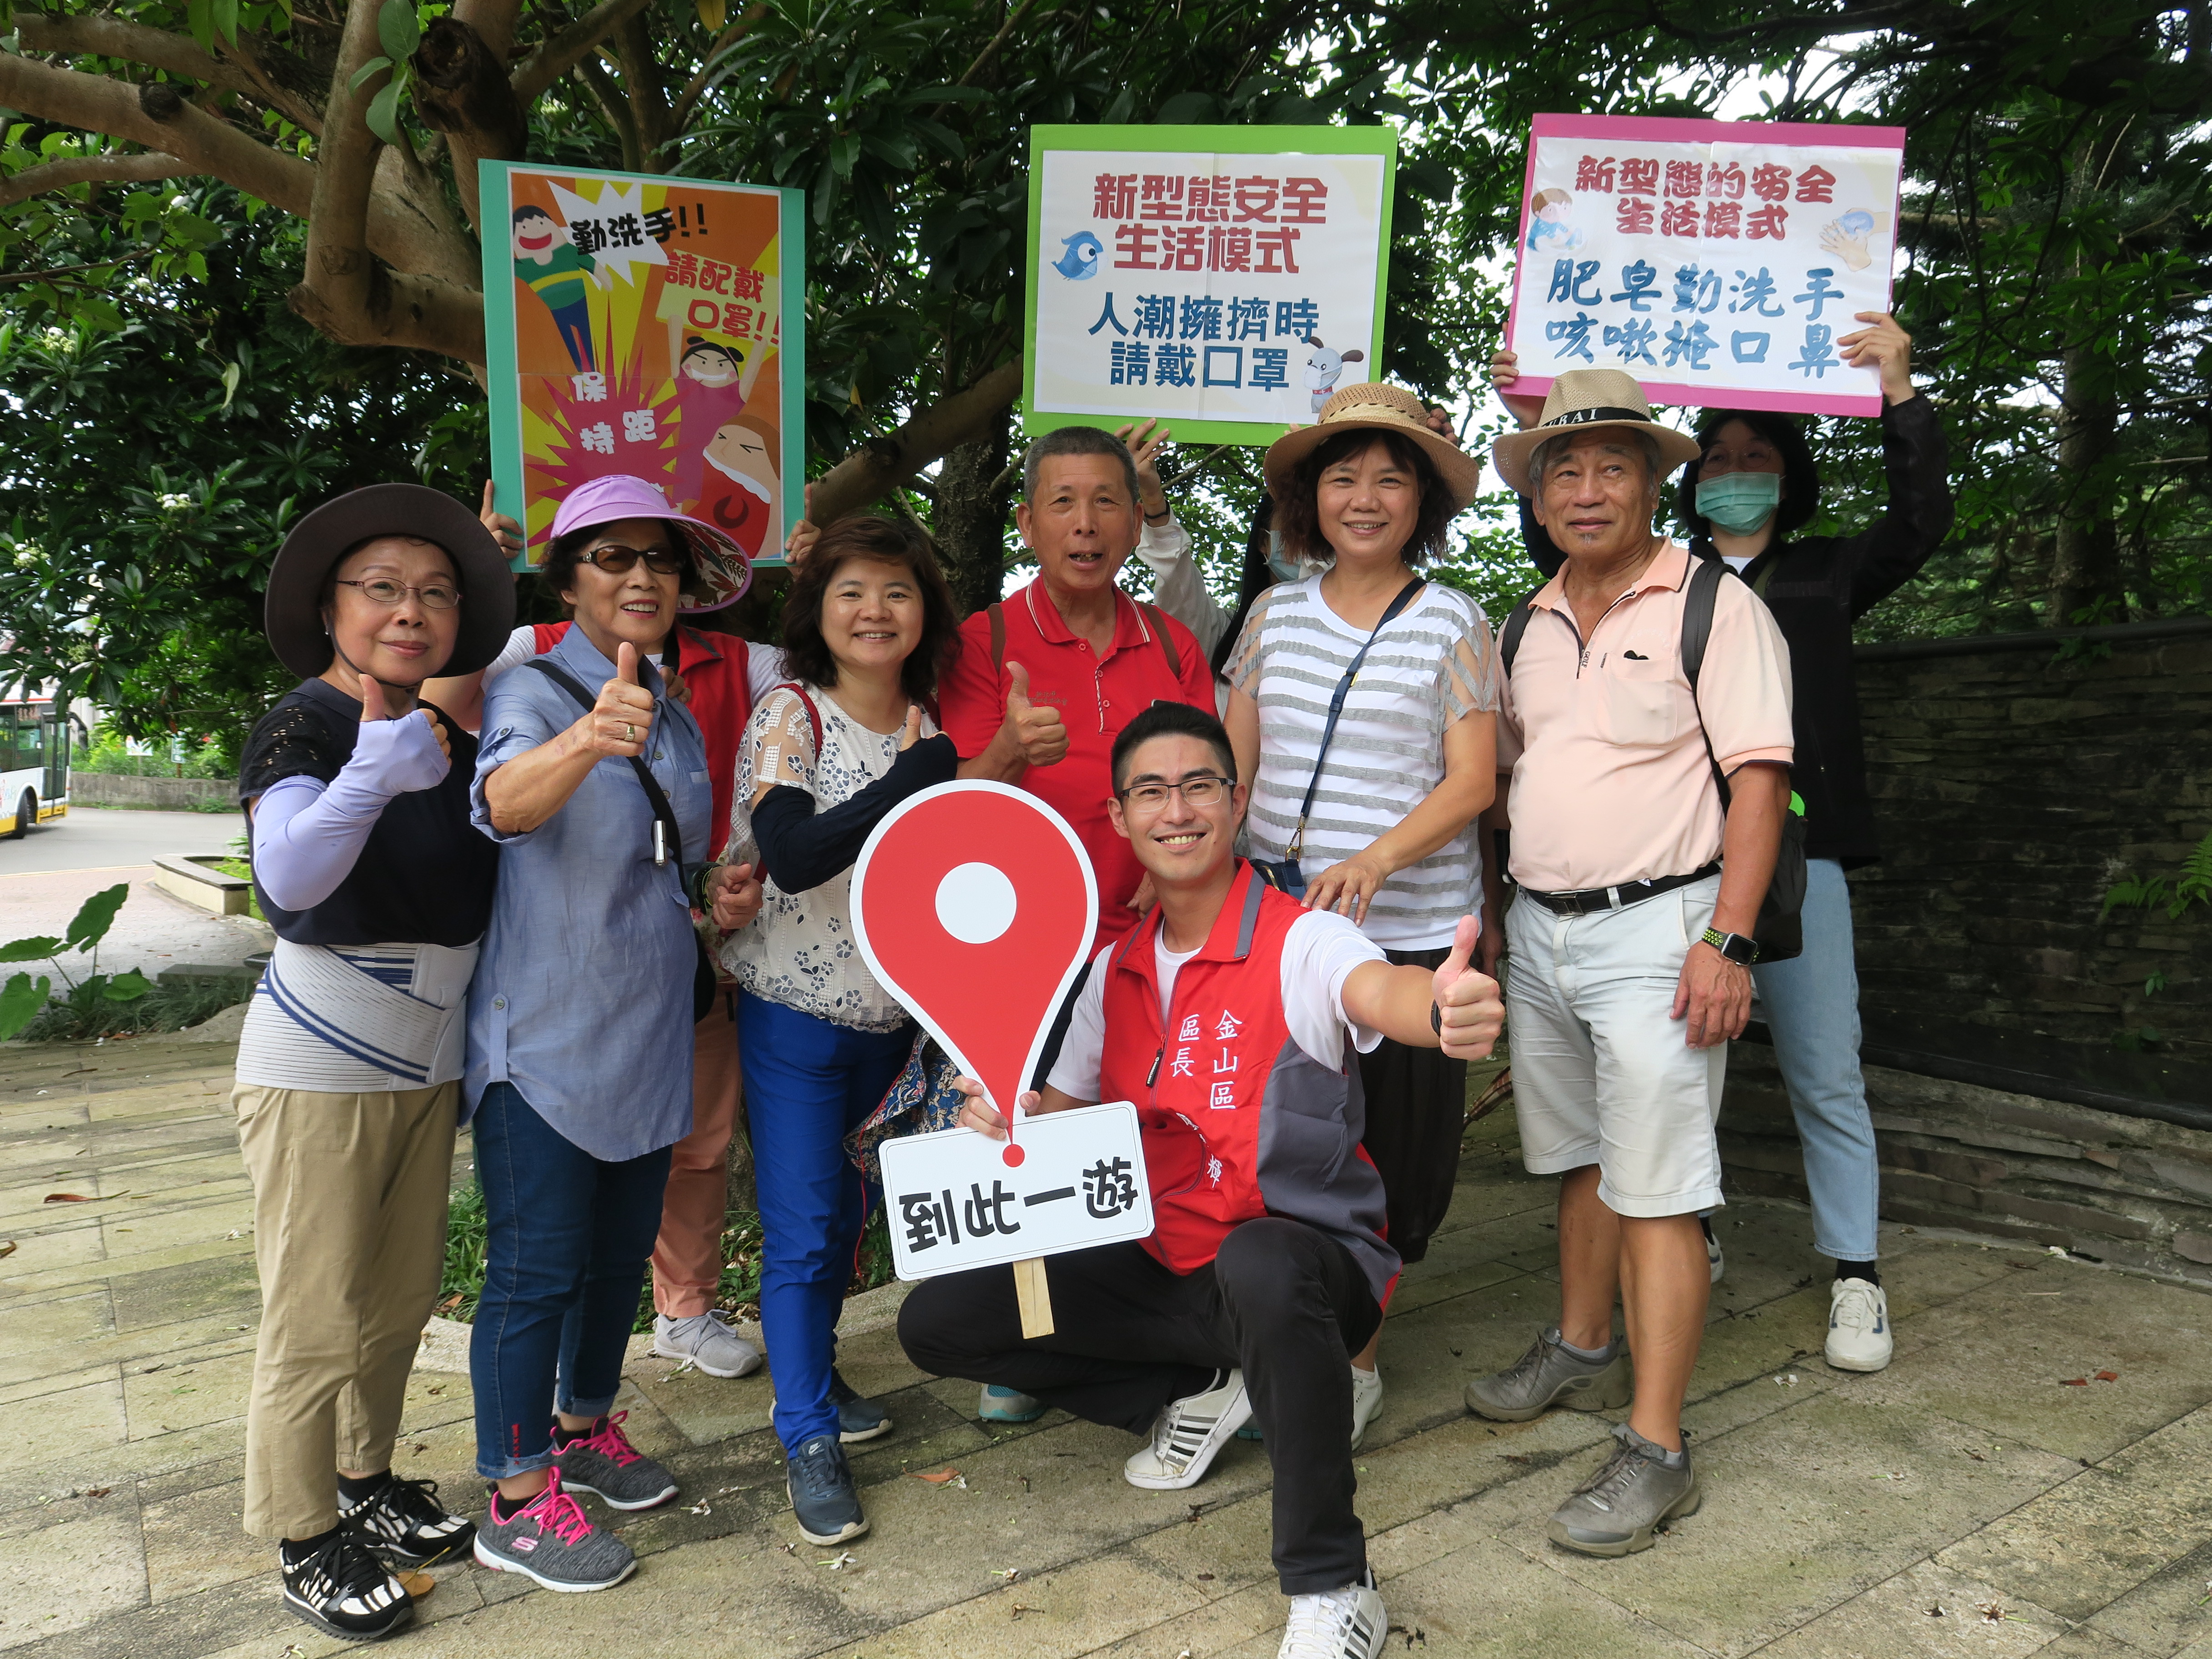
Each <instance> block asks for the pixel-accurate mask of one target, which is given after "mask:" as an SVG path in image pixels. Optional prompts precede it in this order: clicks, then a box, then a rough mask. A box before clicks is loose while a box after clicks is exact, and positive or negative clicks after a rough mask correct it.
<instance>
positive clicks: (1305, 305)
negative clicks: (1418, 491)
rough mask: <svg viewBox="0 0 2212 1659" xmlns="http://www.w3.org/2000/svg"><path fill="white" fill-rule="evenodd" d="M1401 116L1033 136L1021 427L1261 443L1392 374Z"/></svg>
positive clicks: (1055, 130) (1047, 131)
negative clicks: (1388, 362)
mask: <svg viewBox="0 0 2212 1659" xmlns="http://www.w3.org/2000/svg"><path fill="white" fill-rule="evenodd" d="M1397 168H1398V135H1397V132H1396V131H1395V129H1394V128H1390V127H1171V126H1159V127H1104V126H1100V127H1032V128H1030V264H1029V312H1028V324H1029V328H1028V336H1027V343H1028V348H1029V350H1028V357H1027V359H1026V367H1025V368H1024V375H1023V426H1024V430H1026V431H1029V432H1032V433H1036V432H1049V431H1051V430H1053V429H1054V428H1056V427H1063V426H1073V425H1078V424H1091V425H1103V426H1108V427H1112V426H1117V425H1120V424H1121V423H1123V422H1129V421H1139V420H1146V419H1150V418H1152V417H1153V416H1158V417H1160V418H1162V419H1164V420H1165V421H1166V422H1168V423H1169V424H1170V427H1171V428H1173V430H1174V432H1175V435H1176V437H1177V438H1179V439H1182V440H1185V441H1197V442H1201V443H1234V444H1267V443H1272V442H1273V441H1275V440H1276V439H1277V438H1279V437H1280V436H1281V435H1283V432H1284V430H1285V428H1287V427H1290V426H1293V425H1302V424H1304V423H1306V422H1310V421H1311V420H1312V419H1313V417H1314V415H1315V413H1316V411H1317V410H1319V409H1320V408H1321V406H1322V404H1324V403H1326V402H1327V401H1328V395H1329V393H1330V392H1333V391H1334V390H1335V388H1336V387H1337V386H1338V385H1340V384H1342V385H1346V386H1350V385H1353V384H1356V383H1357V382H1358V381H1361V380H1375V379H1377V378H1379V377H1380V375H1381V374H1382V365H1381V363H1380V362H1379V359H1380V357H1381V356H1382V350H1383V295H1384V292H1385V289H1386V288H1387V286H1388V278H1389V256H1390V201H1391V191H1392V187H1393V185H1394V184H1395V180H1396V176H1397Z"/></svg>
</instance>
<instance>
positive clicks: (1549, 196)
mask: <svg viewBox="0 0 2212 1659" xmlns="http://www.w3.org/2000/svg"><path fill="white" fill-rule="evenodd" d="M1574 205H1575V198H1574V197H1571V196H1570V195H1569V194H1568V193H1567V192H1566V191H1564V190H1540V191H1537V192H1536V193H1535V195H1534V196H1533V197H1530V198H1529V201H1528V251H1529V252H1531V253H1541V252H1544V251H1545V250H1546V249H1547V248H1548V249H1550V250H1551V251H1552V252H1554V253H1567V252H1572V251H1573V250H1574V249H1576V248H1578V247H1580V246H1582V245H1583V234H1582V232H1581V230H1580V229H1579V228H1577V227H1576V226H1575V225H1574V224H1573V223H1572V222H1571V220H1570V219H1569V217H1568V216H1569V215H1570V214H1571V212H1572V211H1573V210H1574Z"/></svg>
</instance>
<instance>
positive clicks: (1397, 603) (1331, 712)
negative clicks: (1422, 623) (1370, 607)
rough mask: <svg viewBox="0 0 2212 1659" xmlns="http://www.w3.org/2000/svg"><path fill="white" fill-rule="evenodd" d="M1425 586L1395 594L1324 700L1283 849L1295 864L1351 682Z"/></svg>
mask: <svg viewBox="0 0 2212 1659" xmlns="http://www.w3.org/2000/svg"><path fill="white" fill-rule="evenodd" d="M1424 586H1426V583H1425V582H1424V581H1423V580H1422V579H1421V578H1420V577H1419V576H1416V577H1414V578H1413V580H1411V581H1409V582H1407V584H1406V585H1405V586H1403V587H1401V588H1400V589H1399V590H1398V596H1397V598H1395V599H1392V600H1391V601H1390V603H1389V605H1388V606H1386V607H1385V608H1384V610H1383V618H1382V620H1381V621H1380V622H1378V623H1376V624H1375V628H1374V631H1373V632H1372V633H1370V634H1369V635H1368V636H1367V640H1366V642H1365V643H1364V644H1363V645H1362V646H1361V647H1359V654H1358V655H1357V656H1355V657H1354V658H1352V662H1351V665H1349V666H1348V667H1346V669H1345V671H1344V678H1342V679H1340V680H1339V681H1338V682H1337V683H1336V690H1335V693H1334V695H1333V696H1331V697H1330V698H1329V700H1328V725H1326V726H1322V730H1321V747H1320V749H1319V750H1316V752H1315V754H1314V769H1313V776H1312V777H1310V778H1309V779H1307V780H1306V798H1305V799H1304V800H1303V801H1301V802H1299V803H1298V822H1297V827H1296V828H1295V829H1292V830H1291V844H1290V845H1289V846H1288V847H1286V848H1284V849H1283V856H1284V857H1285V858H1286V859H1290V860H1297V859H1298V858H1301V857H1303V856H1304V852H1305V844H1306V817H1307V815H1308V814H1309V813H1310V812H1311V811H1313V804H1314V793H1315V792H1316V790H1318V789H1319V788H1320V787H1321V769H1322V767H1323V766H1324V765H1326V764H1327V763H1328V745H1329V742H1330V740H1331V739H1332V738H1334V737H1335V736H1336V721H1337V717H1338V716H1339V715H1340V714H1343V713H1344V700H1345V698H1346V696H1350V695H1351V691H1352V681H1354V680H1355V679H1357V678H1359V665H1360V664H1362V663H1364V662H1365V661H1366V660H1367V653H1368V651H1369V649H1370V647H1373V645H1374V643H1375V641H1376V639H1377V638H1378V637H1380V636H1381V635H1382V632H1383V629H1386V628H1388V627H1389V625H1390V623H1392V621H1393V620H1395V618H1396V617H1397V615H1398V613H1399V612H1400V611H1403V610H1404V609H1405V608H1406V607H1407V605H1409V604H1411V603H1412V602H1413V595H1414V594H1416V593H1418V592H1420V591H1421V589H1422V588H1423V587H1424ZM1314 597H1315V599H1316V601H1317V602H1319V603H1322V604H1327V603H1328V601H1327V600H1324V599H1322V598H1321V596H1320V594H1319V593H1318V592H1316V594H1315V595H1314Z"/></svg>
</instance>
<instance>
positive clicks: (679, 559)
mask: <svg viewBox="0 0 2212 1659" xmlns="http://www.w3.org/2000/svg"><path fill="white" fill-rule="evenodd" d="M640 559H643V560H644V561H645V568H647V570H650V571H651V572H653V574H654V575H656V576H680V575H682V574H684V560H683V556H681V555H680V554H675V553H671V552H668V551H667V550H665V549H663V548H658V547H624V546H623V545H622V544H621V543H619V542H609V543H608V544H606V545H605V547H595V548H593V549H592V550H591V551H590V552H588V553H579V554H578V555H577V556H576V562H577V563H579V564H595V565H597V566H599V568H600V569H602V570H604V571H605V572H606V573H607V574H609V575H610V576H627V575H628V574H629V573H630V572H631V571H632V570H633V569H635V568H636V566H637V562H638V561H639V560H640Z"/></svg>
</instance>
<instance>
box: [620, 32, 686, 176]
mask: <svg viewBox="0 0 2212 1659" xmlns="http://www.w3.org/2000/svg"><path fill="white" fill-rule="evenodd" d="M614 38H615V52H616V55H617V57H618V58H620V59H621V61H622V72H623V91H624V92H626V93H628V94H629V107H630V114H631V118H632V119H633V120H635V122H636V124H637V148H638V154H639V158H640V159H639V169H640V171H641V172H645V173H665V172H667V171H668V162H669V156H668V152H667V149H666V145H667V143H668V141H669V140H670V139H671V138H673V137H675V136H676V134H677V132H678V128H677V126H676V125H675V124H674V123H673V122H671V120H670V119H669V112H668V88H666V87H665V86H663V85H662V84H661V79H660V63H659V59H658V58H655V57H654V56H653V36H652V34H651V33H650V32H649V31H648V30H647V28H646V26H645V17H644V15H643V14H642V13H638V14H635V15H631V16H629V17H625V18H623V21H622V25H621V27H618V28H617V29H616V30H615V37H614Z"/></svg>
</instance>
